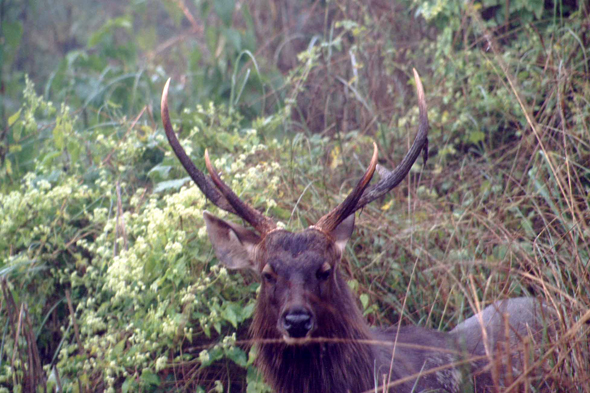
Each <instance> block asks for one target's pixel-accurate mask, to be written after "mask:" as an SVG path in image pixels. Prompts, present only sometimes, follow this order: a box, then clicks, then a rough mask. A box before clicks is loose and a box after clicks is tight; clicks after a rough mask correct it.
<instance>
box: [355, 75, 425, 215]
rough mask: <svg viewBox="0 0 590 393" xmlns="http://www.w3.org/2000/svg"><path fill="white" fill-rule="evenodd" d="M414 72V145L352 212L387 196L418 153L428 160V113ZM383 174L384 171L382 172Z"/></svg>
mask: <svg viewBox="0 0 590 393" xmlns="http://www.w3.org/2000/svg"><path fill="white" fill-rule="evenodd" d="M413 71H414V80H415V81H416V92H417V94H418V110H419V112H420V115H419V118H420V124H419V125H418V134H417V135H416V138H415V139H414V143H412V146H411V147H410V150H408V152H407V153H406V156H405V157H404V158H403V160H402V161H401V162H400V163H399V165H398V166H397V167H396V168H395V169H394V170H392V171H391V172H388V173H387V175H386V176H385V177H383V178H382V179H381V180H380V181H379V182H378V183H377V184H374V185H372V186H370V187H368V188H367V190H366V191H365V192H364V194H363V196H362V197H361V199H360V200H359V202H358V203H357V205H356V207H355V208H354V210H353V212H355V211H357V210H359V209H362V208H363V207H364V206H365V205H367V204H368V203H371V202H373V201H374V200H375V199H377V198H379V197H381V196H383V195H385V194H387V193H388V192H389V191H391V190H392V189H394V188H395V187H396V186H397V185H398V184H399V183H401V181H402V180H403V179H404V178H405V177H406V175H407V174H408V172H410V169H411V168H412V165H414V162H416V160H417V159H418V156H419V155H420V152H423V157H424V162H426V160H427V159H428V129H429V128H430V126H429V125H428V111H427V107H426V99H425V98H424V87H423V86H422V81H421V80H420V75H418V72H417V71H416V69H414V70H413ZM384 172H385V171H384Z"/></svg>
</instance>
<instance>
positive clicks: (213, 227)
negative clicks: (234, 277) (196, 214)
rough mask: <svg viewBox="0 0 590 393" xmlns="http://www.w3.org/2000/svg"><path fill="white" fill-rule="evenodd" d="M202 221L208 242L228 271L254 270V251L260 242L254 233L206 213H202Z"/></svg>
mask: <svg viewBox="0 0 590 393" xmlns="http://www.w3.org/2000/svg"><path fill="white" fill-rule="evenodd" d="M203 219H205V224H206V225H207V232H208V233H209V240H211V243H212V244H213V248H214V249H215V254H216V255H217V258H219V260H220V261H221V263H223V264H224V265H225V266H226V267H227V268H228V269H244V268H250V269H254V267H255V258H254V254H255V249H256V245H257V244H258V242H259V241H260V237H259V236H258V235H257V234H256V233H255V232H253V231H251V230H249V229H246V228H244V227H243V226H241V225H238V224H234V223H231V222H227V221H224V220H222V219H221V218H217V217H215V216H214V215H212V214H211V213H209V212H207V211H204V212H203Z"/></svg>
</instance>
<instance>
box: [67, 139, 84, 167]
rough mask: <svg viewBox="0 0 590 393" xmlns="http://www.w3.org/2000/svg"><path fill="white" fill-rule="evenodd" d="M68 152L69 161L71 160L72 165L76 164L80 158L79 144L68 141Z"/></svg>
mask: <svg viewBox="0 0 590 393" xmlns="http://www.w3.org/2000/svg"><path fill="white" fill-rule="evenodd" d="M67 148H68V152H69V153H70V159H71V160H72V164H75V163H76V162H78V158H80V153H81V149H80V144H79V143H77V142H76V141H74V140H68V143H67Z"/></svg>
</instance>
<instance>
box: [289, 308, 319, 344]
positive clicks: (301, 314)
mask: <svg viewBox="0 0 590 393" xmlns="http://www.w3.org/2000/svg"><path fill="white" fill-rule="evenodd" d="M313 325H314V322H313V316H312V314H311V312H310V311H309V310H307V309H305V308H303V307H295V308H291V309H289V310H287V311H285V313H283V316H282V318H281V327H282V328H283V330H284V331H285V332H287V334H288V335H289V337H290V338H303V337H306V336H307V335H308V334H309V332H311V330H312V329H313Z"/></svg>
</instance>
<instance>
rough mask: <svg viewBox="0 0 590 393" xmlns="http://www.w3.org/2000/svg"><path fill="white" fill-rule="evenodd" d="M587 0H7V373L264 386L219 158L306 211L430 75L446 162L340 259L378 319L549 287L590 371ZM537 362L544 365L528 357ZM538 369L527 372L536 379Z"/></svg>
mask: <svg viewBox="0 0 590 393" xmlns="http://www.w3.org/2000/svg"><path fill="white" fill-rule="evenodd" d="M589 13H590V9H589V7H588V3H587V2H585V1H576V0H562V1H557V0H554V1H553V0H545V1H542V0H505V1H500V0H483V1H479V0H474V1H462V0H397V1H396V2H392V1H389V0H369V1H367V0H364V1H357V0H331V1H320V0H316V1H289V0H252V1H240V0H216V1H213V0H168V1H165V0H143V1H140V0H132V1H120V0H117V1H114V0H101V1H90V0H59V1H55V0H53V1H49V0H2V1H1V2H0V21H1V24H2V26H1V31H0V34H1V36H0V59H1V61H0V67H1V68H0V82H1V90H0V100H1V101H0V162H1V167H0V286H1V288H2V294H1V295H0V337H1V339H0V340H1V341H0V391H45V389H47V390H50V391H55V390H56V389H59V390H60V391H61V390H64V391H74V392H91V391H105V390H106V391H110V392H113V391H123V392H128V391H144V392H157V391H197V392H204V391H217V392H222V391H233V392H241V391H248V392H264V391H268V388H266V387H265V385H264V383H263V382H262V381H261V380H260V378H259V377H258V376H257V374H256V372H255V369H254V368H253V366H252V361H253V358H254V354H253V353H252V351H251V350H250V349H249V345H248V344H249V342H248V333H247V327H248V324H249V319H250V316H251V314H252V311H253V304H254V300H255V297H256V289H257V287H258V283H257V280H256V277H254V276H253V275H251V274H248V273H244V274H242V273H232V272H229V273H228V272H227V271H226V270H225V269H224V268H220V267H219V265H218V264H217V261H216V260H215V256H214V254H213V253H212V250H211V247H210V245H209V244H208V239H207V236H206V233H205V230H204V228H203V221H202V211H203V209H209V210H212V211H214V212H215V213H216V214H219V215H222V216H223V213H221V212H217V211H216V209H215V208H214V206H212V205H211V204H210V203H207V202H206V201H205V200H204V198H203V197H202V196H201V194H200V193H199V191H198V189H196V187H195V186H193V185H192V184H191V183H190V182H189V179H188V178H187V177H186V174H185V173H184V172H183V170H182V169H181V167H180V165H179V164H178V162H177V160H176V158H175V157H174V156H173V155H172V154H171V151H170V149H169V147H168V145H167V142H166V140H165V137H164V134H163V129H162V126H161V122H160V117H159V102H160V94H161V90H162V87H163V85H164V83H165V81H166V79H167V78H168V77H172V87H171V95H170V98H171V105H172V107H171V109H172V116H173V121H174V123H175V125H176V128H177V129H178V130H179V134H180V137H181V140H182V143H183V145H184V146H185V148H186V149H187V151H188V152H189V154H190V156H191V157H192V158H193V160H194V161H195V162H196V163H197V165H198V166H200V167H201V168H203V166H204V165H203V160H202V157H203V153H204V149H205V148H208V149H209V151H210V152H211V154H212V155H213V156H214V157H215V158H216V159H215V165H216V166H217V168H219V169H220V170H222V171H223V173H224V174H225V179H226V181H228V182H230V183H231V185H232V187H233V188H234V189H235V190H237V191H238V192H239V193H240V195H242V196H243V197H244V198H245V199H246V200H249V201H251V202H252V203H253V204H254V205H255V206H256V207H258V208H260V209H263V210H264V211H265V212H266V213H268V214H270V215H272V216H274V217H276V218H277V219H278V220H280V221H281V222H282V223H283V224H284V225H285V226H286V227H288V228H290V229H292V230H298V229H301V228H304V227H306V226H307V225H308V224H309V223H310V222H313V221H314V220H315V219H317V218H319V217H320V216H321V215H322V213H324V212H325V211H327V210H328V209H329V208H330V207H331V206H334V205H335V204H336V203H338V202H340V201H341V200H342V198H343V197H344V195H346V193H347V191H349V190H350V188H351V187H352V186H353V184H354V182H355V181H356V179H357V178H358V176H360V174H361V173H362V171H363V169H364V166H365V165H366V163H368V161H369V159H370V157H369V155H370V150H371V149H370V141H371V140H375V141H377V142H378V144H379V147H380V160H381V164H382V165H384V166H386V167H390V168H392V167H394V166H395V163H396V162H398V161H399V160H400V159H401V157H403V155H404V154H405V152H406V149H407V147H408V146H409V144H410V142H411V140H412V138H413V135H414V133H415V131H416V128H415V125H416V117H417V108H416V98H415V95H414V90H413V87H412V83H413V82H412V79H411V69H412V68H413V67H415V68H417V69H418V70H419V72H420V74H421V76H422V80H423V82H424V85H425V89H426V98H427V102H428V105H429V116H430V122H431V131H430V150H429V159H428V161H427V162H426V163H425V164H424V163H423V162H418V163H416V164H415V165H414V169H413V171H412V172H411V174H410V176H408V178H407V180H406V181H405V182H404V183H403V184H402V185H400V186H399V187H398V188H397V189H396V190H394V191H393V192H391V193H390V195H389V196H387V197H386V198H384V199H383V200H382V201H379V202H378V203H374V204H373V205H372V206H370V207H367V208H365V210H364V211H363V212H362V213H361V214H360V216H359V218H358V220H357V223H358V224H357V230H356V233H355V235H354V236H353V240H352V242H351V244H350V245H349V250H348V252H347V255H346V258H345V259H346V260H345V262H344V263H343V266H341V269H342V270H343V271H344V273H345V275H346V277H347V278H348V283H349V285H350V287H351V288H352V290H353V291H354V292H355V293H357V294H358V297H359V299H360V300H359V304H360V306H361V307H362V309H363V310H364V313H365V315H366V318H367V319H368V320H369V321H370V323H372V324H374V325H390V324H393V323H396V322H401V323H404V324H417V325H421V326H425V327H429V328H434V329H441V330H449V329H451V328H452V327H453V326H455V325H456V324H457V323H459V322H460V321H462V320H464V319H465V318H467V317H469V316H470V315H472V314H473V313H474V312H476V310H477V309H479V308H480V307H483V306H484V305H486V304H489V303H490V302H491V301H493V300H496V299H500V298H508V297H516V296H537V297H541V298H544V299H546V300H547V301H548V302H549V303H551V304H552V305H554V306H555V307H556V309H557V310H558V311H559V312H560V323H561V328H562V330H563V331H562V333H561V335H560V337H561V339H560V340H559V341H558V342H557V343H556V345H554V346H552V347H550V348H546V349H545V350H544V352H543V354H542V357H543V359H545V360H548V362H549V364H550V366H551V367H550V368H549V369H548V370H547V372H546V374H545V375H546V377H547V378H551V379H552V380H553V388H554V390H555V391H563V392H582V391H583V392H589V391H590V387H589V386H590V362H589V361H588V359H589V358H590V354H589V353H588V342H587V340H588V334H589V332H588V330H589V329H588V325H587V324H586V323H585V322H588V321H589V320H590V312H589V310H590V269H589V268H590V266H589V263H590V247H589V244H590V210H589V208H590V129H589V126H590V103H589V102H588V99H589V97H590V82H589V81H590V60H589V58H590V50H589V48H590V17H589V16H590V15H589ZM536 365H537V364H536V363H532V364H531V365H530V367H531V369H534V367H535V366H536ZM539 382H540V381H538V380H535V379H534V378H533V377H532V374H531V375H527V376H525V377H524V378H521V379H519V380H516V381H514V384H513V385H512V386H511V387H507V388H506V389H505V391H506V392H508V391H512V392H514V391H527V390H525V389H530V390H528V391H535V390H534V389H535V386H538V385H539Z"/></svg>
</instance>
